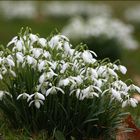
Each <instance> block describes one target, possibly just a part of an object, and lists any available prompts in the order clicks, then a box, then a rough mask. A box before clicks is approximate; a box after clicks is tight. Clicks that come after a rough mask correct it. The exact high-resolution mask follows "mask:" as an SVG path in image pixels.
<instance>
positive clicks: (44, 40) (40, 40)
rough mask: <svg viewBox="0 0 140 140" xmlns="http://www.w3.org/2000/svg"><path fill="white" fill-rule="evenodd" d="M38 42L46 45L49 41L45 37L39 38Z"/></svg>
mask: <svg viewBox="0 0 140 140" xmlns="http://www.w3.org/2000/svg"><path fill="white" fill-rule="evenodd" d="M38 42H39V43H40V44H41V45H42V47H45V46H46V44H47V41H46V39H45V38H39V39H38Z"/></svg>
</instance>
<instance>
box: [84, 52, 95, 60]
mask: <svg viewBox="0 0 140 140" xmlns="http://www.w3.org/2000/svg"><path fill="white" fill-rule="evenodd" d="M82 58H83V60H84V61H85V62H86V63H95V62H96V60H95V59H94V58H93V56H92V54H91V53H90V52H89V51H84V52H83V53H82Z"/></svg>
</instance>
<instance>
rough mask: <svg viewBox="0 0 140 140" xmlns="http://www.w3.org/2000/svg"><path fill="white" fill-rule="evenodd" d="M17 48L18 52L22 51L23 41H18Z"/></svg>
mask: <svg viewBox="0 0 140 140" xmlns="http://www.w3.org/2000/svg"><path fill="white" fill-rule="evenodd" d="M16 48H17V50H18V51H21V50H22V49H23V44H22V42H21V40H18V41H17V42H16Z"/></svg>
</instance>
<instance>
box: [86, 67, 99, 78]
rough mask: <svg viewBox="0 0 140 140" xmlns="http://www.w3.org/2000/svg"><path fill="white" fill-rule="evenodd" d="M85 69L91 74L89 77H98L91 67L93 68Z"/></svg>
mask: <svg viewBox="0 0 140 140" xmlns="http://www.w3.org/2000/svg"><path fill="white" fill-rule="evenodd" d="M87 71H88V72H89V73H90V74H91V76H92V77H91V78H98V73H97V70H95V69H93V68H88V69H87Z"/></svg>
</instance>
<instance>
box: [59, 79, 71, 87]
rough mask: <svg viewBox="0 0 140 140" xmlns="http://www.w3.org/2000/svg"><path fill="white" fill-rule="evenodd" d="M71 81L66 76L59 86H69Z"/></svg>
mask: <svg viewBox="0 0 140 140" xmlns="http://www.w3.org/2000/svg"><path fill="white" fill-rule="evenodd" d="M69 83H70V79H69V78H66V79H63V80H60V81H59V86H67V85H68V84H69Z"/></svg>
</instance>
